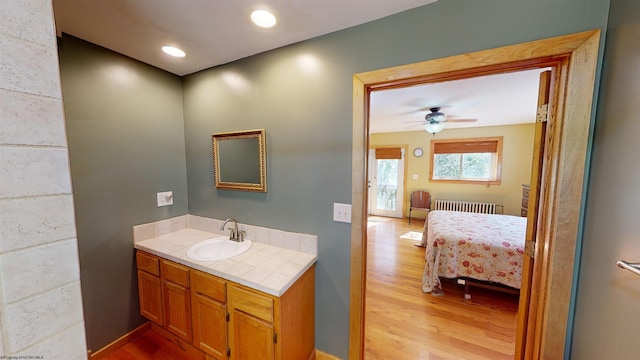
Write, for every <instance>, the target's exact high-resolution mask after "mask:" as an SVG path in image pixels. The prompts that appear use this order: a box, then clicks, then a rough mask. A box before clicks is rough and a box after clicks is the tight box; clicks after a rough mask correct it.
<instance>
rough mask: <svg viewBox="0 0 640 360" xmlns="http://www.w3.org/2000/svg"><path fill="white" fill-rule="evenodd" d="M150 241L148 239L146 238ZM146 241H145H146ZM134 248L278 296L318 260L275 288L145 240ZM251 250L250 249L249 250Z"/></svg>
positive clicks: (310, 262)
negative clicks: (145, 243) (154, 247)
mask: <svg viewBox="0 0 640 360" xmlns="http://www.w3.org/2000/svg"><path fill="white" fill-rule="evenodd" d="M146 241H148V240H146ZM146 241H145V242H146ZM134 248H135V249H138V250H142V251H145V252H147V253H149V254H152V255H156V256H158V257H161V258H163V259H167V260H171V261H173V262H176V263H178V264H182V265H184V266H187V267H190V268H193V269H196V270H199V271H202V272H205V273H207V274H211V275H214V276H218V277H221V278H223V279H225V280H229V281H233V282H235V283H238V284H241V285H244V286H247V287H250V288H252V289H255V290H258V291H262V292H264V293H267V294H270V295H273V296H277V297H280V296H282V295H283V294H284V293H285V292H286V291H287V290H288V289H289V288H290V287H291V285H293V283H295V282H296V281H297V280H298V279H299V278H300V277H301V276H302V275H303V274H304V273H305V272H306V271H307V270H309V269H310V268H311V266H313V265H314V264H315V263H316V262H317V261H318V257H317V256H315V257H314V258H313V259H312V260H311V261H309V262H308V263H307V264H306V265H304V266H303V267H302V269H301V270H300V271H298V273H297V274H295V275H293V276H292V277H291V279H290V280H289V281H288V282H287V283H286V284H285V285H284V286H283V287H282V288H280V289H274V288H269V287H266V286H263V285H260V284H257V283H254V282H251V281H248V280H245V279H242V278H239V277H237V276H234V275H230V274H227V273H224V272H221V271H219V270H214V269H211V268H209V267H208V266H210V265H212V264H215V263H216V261H212V262H198V261H193V260H188V259H184V258H181V257H178V256H175V255H172V254H170V253H166V252H162V251H158V250H155V249H153V248H149V247H147V246H144V242H143V243H142V244H141V243H136V244H134ZM249 251H250V250H249ZM229 259H233V258H229Z"/></svg>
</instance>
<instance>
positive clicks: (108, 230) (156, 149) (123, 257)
mask: <svg viewBox="0 0 640 360" xmlns="http://www.w3.org/2000/svg"><path fill="white" fill-rule="evenodd" d="M58 47H59V57H60V73H61V80H62V98H63V102H64V111H65V118H66V126H67V138H68V142H69V161H70V165H71V179H72V183H73V198H74V204H75V210H76V227H77V232H78V252H79V255H80V276H81V283H82V296H83V302H84V314H85V321H86V331H87V343H88V348H89V349H92V350H93V351H97V350H99V349H101V348H102V347H104V346H105V345H107V344H109V343H111V342H112V341H114V340H115V339H117V338H118V337H120V336H122V335H123V334H125V333H127V332H128V331H130V330H132V329H134V328H135V327H136V326H138V325H140V324H142V323H143V322H144V320H143V318H141V317H140V315H138V313H139V311H138V298H137V296H138V294H137V280H136V277H135V268H134V257H133V246H132V244H133V240H132V226H133V225H137V224H141V223H146V222H151V221H156V220H161V219H165V218H169V217H173V216H178V215H184V214H186V213H187V180H186V172H185V155H184V154H185V146H184V124H183V118H182V83H181V80H180V78H179V77H178V76H175V75H171V74H168V73H166V72H164V71H161V70H158V69H156V68H153V67H151V66H148V65H145V64H142V63H140V62H138V61H135V60H133V59H130V58H127V57H125V56H122V55H119V54H116V53H114V52H111V51H109V50H106V49H103V48H101V47H98V46H95V45H92V44H90V43H87V42H84V41H82V40H80V39H76V38H74V37H71V36H67V35H64V36H63V38H62V40H61V41H59V44H58ZM168 190H172V191H173V193H174V205H173V206H168V207H162V208H158V207H157V206H156V192H159V191H168Z"/></svg>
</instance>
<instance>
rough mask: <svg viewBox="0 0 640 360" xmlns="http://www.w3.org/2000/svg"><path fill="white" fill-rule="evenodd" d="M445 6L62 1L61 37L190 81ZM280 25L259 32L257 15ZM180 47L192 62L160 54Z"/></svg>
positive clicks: (374, 1)
mask: <svg viewBox="0 0 640 360" xmlns="http://www.w3.org/2000/svg"><path fill="white" fill-rule="evenodd" d="M436 1H437V0H366V1H364V0H262V1H259V0H54V1H53V8H54V14H55V19H56V32H57V34H58V35H60V34H61V33H62V32H65V33H67V34H70V35H73V36H76V37H79V38H81V39H84V40H87V41H89V42H92V43H94V44H97V45H100V46H103V47H105V48H107V49H111V50H113V51H116V52H118V53H121V54H124V55H127V56H129V57H132V58H134V59H137V60H140V61H142V62H145V63H147V64H151V65H153V66H155V67H158V68H160V69H163V70H166V71H168V72H171V73H174V74H177V75H181V76H182V75H187V74H191V73H194V72H196V71H200V70H203V69H207V68H210V67H213V66H216V65H220V64H225V63H228V62H231V61H234V60H238V59H241V58H244V57H247V56H250V55H254V54H257V53H260V52H264V51H267V50H271V49H275V48H278V47H282V46H285V45H288V44H292V43H296V42H299V41H302V40H306V39H310V38H313V37H316V36H320V35H324V34H328V33H330V32H334V31H337V30H341V29H344V28H348V27H351V26H355V25H359V24H362V23H365V22H368V21H372V20H375V19H379V18H382V17H385V16H388V15H391V14H395V13H398V12H402V11H405V10H409V9H412V8H415V7H418V6H422V5H426V4H430V3H433V2H436ZM256 9H266V10H270V11H271V12H272V13H274V14H275V15H276V17H277V18H278V24H277V25H276V26H275V27H273V28H271V29H263V28H259V27H257V26H255V25H253V23H252V22H251V20H250V19H249V14H250V13H251V12H252V11H253V10H256ZM163 45H172V46H176V47H178V48H180V49H182V50H184V51H185V52H186V53H187V57H185V58H181V59H179V58H171V57H169V56H167V55H165V54H164V53H163V52H162V51H161V50H160V48H161V47H162V46H163Z"/></svg>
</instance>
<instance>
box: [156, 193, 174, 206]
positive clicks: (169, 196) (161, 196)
mask: <svg viewBox="0 0 640 360" xmlns="http://www.w3.org/2000/svg"><path fill="white" fill-rule="evenodd" d="M157 196H158V207H161V206H169V205H173V191H164V192H159V193H158V194H157Z"/></svg>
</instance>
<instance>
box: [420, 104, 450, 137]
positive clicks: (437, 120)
mask: <svg viewBox="0 0 640 360" xmlns="http://www.w3.org/2000/svg"><path fill="white" fill-rule="evenodd" d="M429 110H431V112H430V113H428V114H427V115H425V117H424V120H425V121H426V123H425V124H424V129H425V130H426V131H427V132H428V133H431V134H436V133H439V132H440V131H442V129H444V122H445V121H446V120H445V117H444V114H443V113H441V112H440V108H439V107H432V108H430V109H429Z"/></svg>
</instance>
